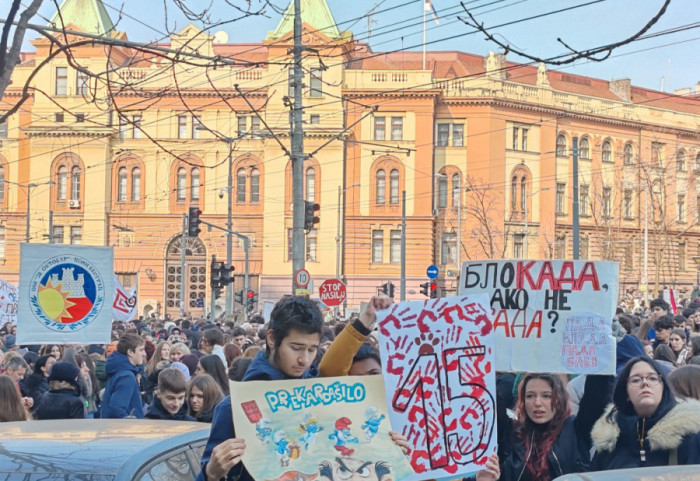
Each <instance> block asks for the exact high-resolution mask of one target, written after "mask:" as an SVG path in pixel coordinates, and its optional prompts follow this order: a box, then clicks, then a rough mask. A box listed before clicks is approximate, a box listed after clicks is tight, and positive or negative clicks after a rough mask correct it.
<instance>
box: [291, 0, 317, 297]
mask: <svg viewBox="0 0 700 481" xmlns="http://www.w3.org/2000/svg"><path fill="white" fill-rule="evenodd" d="M301 33H302V32H301V0H294V48H293V49H292V52H293V54H294V104H293V105H292V125H291V143H292V145H291V147H292V199H293V202H292V271H293V272H292V293H294V291H295V289H296V284H295V281H294V273H296V272H297V271H299V270H300V269H303V268H304V264H305V260H306V252H305V249H304V240H305V239H304V195H303V188H302V187H303V179H304V130H303V126H302V105H301V94H302V91H301V87H302V81H303V70H302V65H301V60H302V59H301V54H302V52H303V51H304V47H303V46H302V42H301ZM311 200H313V199H311Z"/></svg>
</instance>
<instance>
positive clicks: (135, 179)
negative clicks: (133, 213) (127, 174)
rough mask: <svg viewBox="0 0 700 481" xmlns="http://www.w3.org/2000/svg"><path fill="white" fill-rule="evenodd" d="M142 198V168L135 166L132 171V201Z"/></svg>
mask: <svg viewBox="0 0 700 481" xmlns="http://www.w3.org/2000/svg"><path fill="white" fill-rule="evenodd" d="M140 200H141V169H139V168H138V167H134V169H133V170H132V171H131V202H139V201H140Z"/></svg>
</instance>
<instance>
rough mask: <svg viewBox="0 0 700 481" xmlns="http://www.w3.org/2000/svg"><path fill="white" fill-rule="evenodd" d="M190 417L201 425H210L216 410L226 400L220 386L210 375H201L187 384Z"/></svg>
mask: <svg viewBox="0 0 700 481" xmlns="http://www.w3.org/2000/svg"><path fill="white" fill-rule="evenodd" d="M186 399H187V402H188V403H189V413H188V414H189V415H190V416H192V417H193V418H195V419H196V420H197V421H198V422H200V423H210V422H211V420H212V417H213V416H214V408H215V407H216V406H217V404H219V403H220V402H221V401H223V399H224V394H223V393H222V392H221V388H220V387H219V384H218V383H217V382H216V381H215V380H214V378H213V377H211V376H210V375H209V374H200V375H198V376H196V377H193V378H192V379H190V382H189V383H188V384H187V397H186Z"/></svg>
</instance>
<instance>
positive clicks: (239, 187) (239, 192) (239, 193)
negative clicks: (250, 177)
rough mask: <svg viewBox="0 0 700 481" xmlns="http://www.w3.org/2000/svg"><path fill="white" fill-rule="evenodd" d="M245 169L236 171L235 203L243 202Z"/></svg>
mask: <svg viewBox="0 0 700 481" xmlns="http://www.w3.org/2000/svg"><path fill="white" fill-rule="evenodd" d="M245 187H246V178H245V169H238V172H237V173H236V202H245Z"/></svg>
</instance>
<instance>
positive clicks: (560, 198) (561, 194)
mask: <svg viewBox="0 0 700 481" xmlns="http://www.w3.org/2000/svg"><path fill="white" fill-rule="evenodd" d="M556 197H557V198H556V201H555V203H556V207H557V214H565V213H566V184H564V183H562V182H557V195H556Z"/></svg>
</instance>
